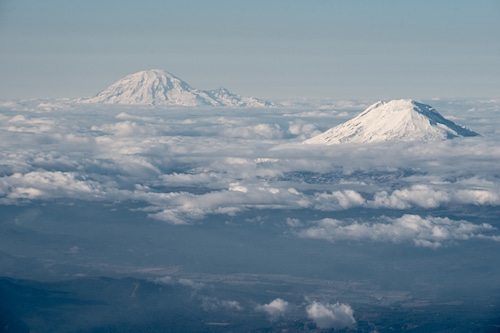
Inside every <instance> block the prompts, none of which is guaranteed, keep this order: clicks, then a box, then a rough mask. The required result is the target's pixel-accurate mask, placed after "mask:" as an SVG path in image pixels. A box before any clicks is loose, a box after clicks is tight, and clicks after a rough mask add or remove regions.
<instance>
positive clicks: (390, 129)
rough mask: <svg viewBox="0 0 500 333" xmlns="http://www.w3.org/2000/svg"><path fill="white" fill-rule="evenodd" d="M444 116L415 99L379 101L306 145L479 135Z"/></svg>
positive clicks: (308, 141)
mask: <svg viewBox="0 0 500 333" xmlns="http://www.w3.org/2000/svg"><path fill="white" fill-rule="evenodd" d="M477 135H478V134H477V133H475V132H473V131H471V130H468V129H466V128H464V127H462V126H460V125H457V124H455V123H454V122H452V121H451V120H448V119H446V118H444V117H443V116H442V115H440V114H439V113H438V112H437V111H436V110H435V109H434V108H433V107H432V106H430V105H426V104H421V103H418V102H415V101H414V100H411V99H401V100H392V101H389V102H382V101H381V102H377V103H375V104H373V105H372V106H370V107H368V108H367V109H366V110H365V111H363V112H362V113H360V114H359V115H358V116H356V117H354V118H353V119H351V120H349V121H347V122H345V123H342V124H340V125H338V126H335V127H333V128H331V129H329V130H328V131H326V132H324V133H322V134H319V135H317V136H315V137H312V138H311V139H309V140H306V141H304V143H306V144H327V145H333V144H339V143H348V142H353V143H366V142H383V141H435V140H444V139H451V138H455V137H459V136H477Z"/></svg>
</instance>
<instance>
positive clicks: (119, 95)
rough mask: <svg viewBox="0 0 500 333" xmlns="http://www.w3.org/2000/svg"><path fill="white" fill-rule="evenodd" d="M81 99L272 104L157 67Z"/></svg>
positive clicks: (256, 105)
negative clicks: (208, 86) (196, 84)
mask: <svg viewBox="0 0 500 333" xmlns="http://www.w3.org/2000/svg"><path fill="white" fill-rule="evenodd" d="M79 102H80V103H104V104H145V105H166V106H230V107H241V106H243V107H265V106H271V105H272V104H271V103H269V102H266V101H263V100H259V99H257V98H254V97H242V96H239V95H236V94H233V93H231V92H230V91H229V90H227V89H225V88H219V89H216V90H199V89H196V88H193V87H191V86H190V85H189V84H188V83H186V82H185V81H183V80H181V79H180V78H178V77H177V76H175V75H173V74H171V73H169V72H167V71H164V70H159V69H153V70H148V71H141V72H137V73H134V74H130V75H127V76H125V77H124V78H122V79H121V80H118V81H117V82H115V83H113V84H112V85H110V86H109V87H108V88H106V89H104V90H103V91H101V92H100V93H98V94H97V95H96V96H94V97H90V98H83V99H80V100H79Z"/></svg>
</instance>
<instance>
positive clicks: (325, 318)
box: [306, 301, 356, 329]
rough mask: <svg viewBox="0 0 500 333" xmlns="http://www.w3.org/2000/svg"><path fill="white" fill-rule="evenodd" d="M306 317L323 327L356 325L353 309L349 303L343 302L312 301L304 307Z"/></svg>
mask: <svg viewBox="0 0 500 333" xmlns="http://www.w3.org/2000/svg"><path fill="white" fill-rule="evenodd" d="M306 312H307V317H308V318H309V319H311V320H312V321H314V323H315V324H316V326H318V327H319V328H323V329H328V328H334V329H342V328H352V327H355V326H356V319H354V311H353V309H352V308H351V306H350V305H348V304H344V303H338V302H337V303H335V304H330V303H320V302H316V301H314V302H312V303H311V304H309V305H308V306H307V308H306Z"/></svg>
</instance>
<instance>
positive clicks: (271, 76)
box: [0, 0, 500, 99]
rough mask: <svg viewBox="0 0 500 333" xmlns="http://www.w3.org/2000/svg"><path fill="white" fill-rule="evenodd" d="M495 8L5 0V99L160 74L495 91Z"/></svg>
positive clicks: (237, 81)
mask: <svg viewBox="0 0 500 333" xmlns="http://www.w3.org/2000/svg"><path fill="white" fill-rule="evenodd" d="M499 17H500V2H499V1H496V0H477V1H460V0H458V1H457V0H454V1H446V0H442V1H429V0H424V1H359V0H355V1H320V0H316V1H306V0H290V1H278V0H267V1H262V0H254V1H235V0H232V1H227V0H217V1H203V0H192V1H160V0H149V1H148V0H145V1H141V2H139V1H128V0H122V1H115V0H109V1H96V0H87V1H65V0H47V1H43V2H42V1H39V0H2V1H1V2H0V45H1V46H0V78H1V79H0V99H11V98H36V97H83V96H89V95H94V94H95V93H97V92H98V91H99V90H102V89H103V88H105V87H106V86H107V85H109V84H111V83H112V82H114V81H116V80H117V79H119V78H121V77H122V76H125V75H127V74H130V73H133V72H136V71H139V70H145V69H151V68H160V69H166V70H168V71H170V72H172V73H173V74H175V75H177V76H179V77H181V78H183V79H184V80H186V81H187V82H188V83H190V84H191V85H192V86H194V87H197V88H201V89H212V88H217V87H218V86H225V87H227V88H229V89H230V90H232V91H234V92H236V93H239V94H242V95H253V96H258V97H264V98H269V99H273V98H276V99H281V98H302V97H313V98H334V99H344V98H400V97H406V98H408V97H411V98H432V97H442V98H446V97H453V98H456V97H459V98H468V97H493V98H497V97H499V95H500V93H499V92H500V42H499V38H498V36H500V20H499V19H498V18H499Z"/></svg>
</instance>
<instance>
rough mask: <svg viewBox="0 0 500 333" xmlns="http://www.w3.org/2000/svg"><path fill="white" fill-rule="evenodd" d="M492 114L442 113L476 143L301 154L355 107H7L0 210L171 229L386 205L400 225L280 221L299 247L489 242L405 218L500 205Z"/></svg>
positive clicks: (456, 225)
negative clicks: (304, 243)
mask: <svg viewBox="0 0 500 333" xmlns="http://www.w3.org/2000/svg"><path fill="white" fill-rule="evenodd" d="M498 104H499V103H498V102H496V101H476V102H475V104H474V108H473V107H472V104H471V102H462V104H460V103H457V102H455V103H454V104H452V103H451V104H442V105H441V106H440V112H441V113H443V114H444V115H446V116H448V114H451V116H453V117H454V119H456V120H457V121H458V122H460V123H463V124H467V125H468V126H469V127H471V128H472V129H473V130H475V131H477V132H480V133H482V134H483V136H481V137H477V138H468V139H456V140H451V141H443V142H438V143H435V144H432V145H429V144H427V143H401V144H398V143H393V144H390V145H389V146H388V145H377V144H372V145H339V146H336V147H311V146H305V145H302V144H301V142H302V141H303V139H305V138H307V137H311V136H312V135H315V134H317V133H318V132H320V131H323V130H325V129H327V128H330V127H332V126H333V125H336V124H338V123H340V122H343V121H345V120H346V119H348V118H350V117H352V116H354V115H355V114H356V113H357V112H359V111H361V110H362V109H363V107H364V105H363V104H356V103H354V104H353V103H352V102H351V103H348V104H345V103H344V104H342V103H338V104H334V103H330V104H324V105H319V106H318V105H300V106H294V107H285V108H282V109H280V108H276V109H262V110H259V109H255V110H245V111H244V112H243V111H240V110H227V109H220V110H219V109H213V108H212V109H210V110H206V109H189V108H183V109H151V108H140V107H124V106H121V107H118V106H108V107H104V108H103V107H97V106H82V105H71V104H68V102H61V101H57V102H50V103H47V102H44V103H37V102H33V101H31V102H30V101H24V102H18V103H4V104H2V105H0V120H1V123H0V154H1V156H0V157H1V161H2V163H1V165H0V203H1V204H4V205H10V204H16V205H17V204H28V203H29V202H32V201H46V200H88V201H96V202H136V203H140V206H141V207H140V209H142V210H143V211H144V214H147V215H148V216H149V217H151V218H153V219H156V220H159V221H163V222H166V223H171V224H193V223H200V222H202V221H203V219H204V218H206V217H207V216H209V215H226V216H237V215H238V214H240V213H242V212H245V211H250V210H264V209H265V210H286V211H287V212H294V211H295V212H300V211H303V210H304V209H307V210H310V211H311V210H312V211H317V212H321V213H328V212H340V211H353V210H354V209H357V208H363V209H370V210H372V211H373V215H374V216H382V215H383V213H378V212H379V211H382V210H387V209H389V210H396V211H400V212H401V213H400V214H399V216H400V218H396V219H387V218H386V219H382V220H380V221H377V222H374V221H364V220H360V219H357V218H356V216H352V217H351V219H350V220H349V219H346V220H342V221H340V220H339V221H337V220H332V219H325V220H320V221H305V220H304V219H303V218H301V217H300V216H292V215H293V214H291V213H287V214H289V216H288V217H290V221H295V222H294V223H295V224H297V223H298V224H304V225H306V226H307V227H306V228H304V229H302V230H300V232H298V234H299V235H300V236H301V237H310V238H311V237H312V238H321V239H327V240H331V241H336V240H341V239H356V240H363V239H366V240H373V241H389V242H403V241H412V242H414V243H415V244H416V245H419V246H430V247H439V246H441V245H443V244H446V243H448V242H451V241H457V240H467V239H472V238H475V239H478V238H481V237H482V238H485V239H486V238H488V239H495V238H494V235H495V232H496V231H495V230H496V229H494V228H493V227H492V226H490V225H488V224H483V223H479V224H475V223H472V222H467V221H455V220H452V219H446V218H437V217H432V213H429V214H421V215H422V216H426V217H422V216H415V215H405V214H407V211H408V210H420V211H422V210H424V211H425V210H434V209H440V210H442V211H443V210H446V209H448V208H449V207H456V206H461V207H462V206H463V207H465V206H474V207H485V208H486V209H487V208H491V207H498V206H500V174H499V173H498V165H500V148H499V147H498V144H497V143H498V138H499V135H500V133H499V132H498V130H497V128H499V126H498V125H500V124H498V121H497V120H496V119H497V118H498V117H493V116H492V114H493V112H494V111H495V110H497V109H498ZM47 105H53V106H54V107H50V108H47ZM356 105H358V108H359V109H357V108H356ZM447 108H448V109H447ZM443 109H444V110H443ZM495 121H496V122H497V123H495ZM297 214H298V215H300V214H299V213H297ZM285 218H286V217H284V219H285ZM410 219H412V221H413V222H412V223H413V224H412V226H413V227H410V226H408V225H409V224H408V223H410V222H408V221H409V220H410ZM353 221H354V222H353ZM405 223H407V224H405ZM294 230H295V231H297V230H296V229H294Z"/></svg>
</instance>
